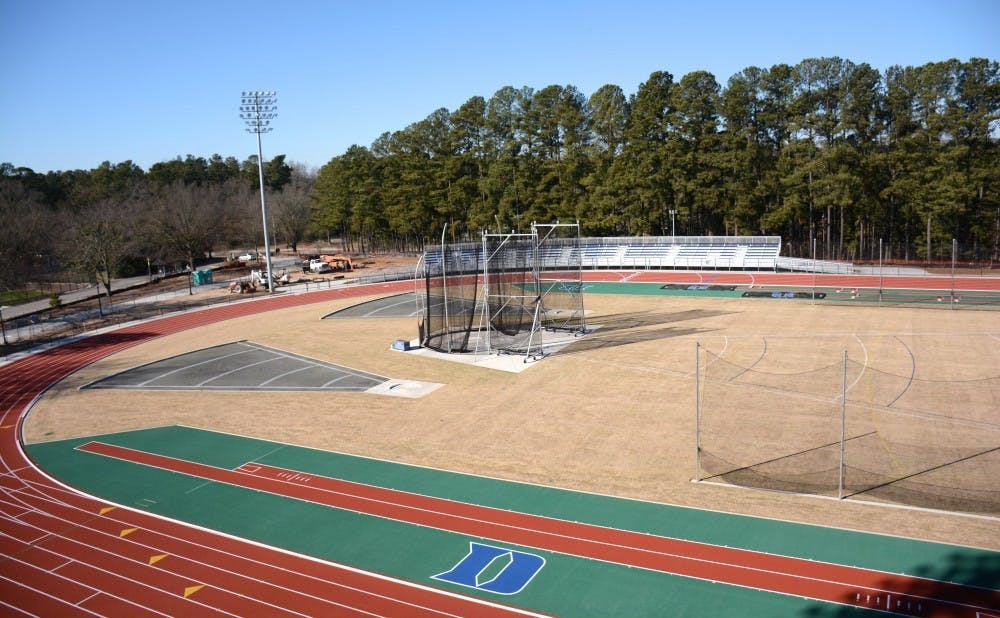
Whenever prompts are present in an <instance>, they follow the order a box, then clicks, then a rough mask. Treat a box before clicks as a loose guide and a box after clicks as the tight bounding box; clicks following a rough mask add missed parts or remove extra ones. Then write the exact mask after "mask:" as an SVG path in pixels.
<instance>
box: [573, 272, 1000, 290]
mask: <svg viewBox="0 0 1000 618" xmlns="http://www.w3.org/2000/svg"><path fill="white" fill-rule="evenodd" d="M584 277H585V278H586V279H587V280H588V281H630V282H634V283H706V284H707V283H713V284H717V285H769V286H777V285H787V286H789V287H803V288H806V287H812V286H813V285H816V286H817V287H824V288H871V289H878V288H882V289H891V290H938V291H940V290H952V289H954V290H961V291H963V292H971V291H982V292H997V291H1000V277H955V278H954V279H952V278H951V277H950V276H944V275H928V276H898V275H885V276H883V277H881V278H880V277H879V276H878V275H825V274H817V275H816V276H815V280H814V278H813V275H812V274H803V273H766V272H765V273H761V272H697V271H655V270H651V271H631V270H629V271H614V270H612V271H606V270H602V271H593V272H588V273H585V275H584ZM814 281H815V283H814Z"/></svg>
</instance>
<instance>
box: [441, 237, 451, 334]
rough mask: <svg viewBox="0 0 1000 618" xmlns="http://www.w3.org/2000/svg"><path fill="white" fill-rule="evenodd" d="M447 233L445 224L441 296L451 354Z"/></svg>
mask: <svg viewBox="0 0 1000 618" xmlns="http://www.w3.org/2000/svg"><path fill="white" fill-rule="evenodd" d="M447 231H448V224H447V223H445V224H444V227H443V228H442V229H441V290H442V294H441V296H442V298H443V300H444V332H445V333H447V335H448V351H449V352H451V351H452V349H451V322H450V321H449V320H448V272H447V268H448V262H447V257H448V256H447V255H446V252H445V244H444V237H445V233H446V232H447Z"/></svg>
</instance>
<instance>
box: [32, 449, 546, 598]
mask: <svg viewBox="0 0 1000 618" xmlns="http://www.w3.org/2000/svg"><path fill="white" fill-rule="evenodd" d="M214 433H221V432H214ZM39 472H40V473H41V475H42V476H43V477H45V478H48V479H49V480H50V481H51V482H52V483H53V484H52V485H45V484H43V483H38V482H34V481H31V482H29V484H30V485H37V486H38V487H42V488H45V489H49V490H56V491H60V492H63V493H67V494H70V495H73V496H83V497H85V498H89V499H92V500H94V501H96V502H98V503H99V504H105V505H114V506H116V507H117V508H118V509H120V510H121V511H124V512H130V513H134V514H138V515H140V516H142V517H151V518H154V519H158V520H160V521H163V522H167V523H170V524H172V525H175V526H179V527H182V528H188V529H191V530H197V531H199V532H202V533H206V534H210V535H213V536H218V537H221V538H226V539H230V540H233V541H237V542H240V543H244V544H246V545H249V546H253V547H256V548H259V549H265V550H268V551H273V552H276V553H280V554H283V555H286V556H292V557H295V558H298V559H301V560H304V561H307V562H312V563H315V564H320V565H324V566H327V567H331V568H334V569H337V570H342V571H347V572H349V573H356V574H359V575H363V576H366V577H369V578H371V579H375V580H379V581H386V582H391V583H393V584H396V585H399V586H401V587H404V588H414V589H417V590H421V591H424V592H431V593H434V594H439V595H442V596H446V597H450V598H456V599H461V600H463V601H469V602H471V603H475V604H479V605H484V606H487V607H495V608H500V609H504V610H507V611H510V612H512V613H516V614H521V615H524V616H535V617H539V618H545V615H544V614H538V613H535V612H531V611H528V610H524V609H520V608H517V607H513V606H507V605H503V604H500V603H494V602H492V601H488V600H486V599H480V598H476V597H469V596H466V595H462V594H458V593H455V592H451V591H448V590H443V589H440V588H434V587H431V586H425V585H423V584H418V583H416V582H410V581H406V580H402V579H396V578H394V577H390V576H388V575H382V574H380V573H376V572H373V571H365V570H364V569H359V568H356V567H352V566H348V565H345V564H340V563H338V562H333V561H332V560H324V559H322V558H317V557H315V556H309V555H306V554H300V553H297V552H294V551H291V550H288V549H285V548H282V547H277V546H273V545H268V544H266V543H261V542H260V541H254V540H253V539H246V538H243V537H239V536H236V535H233V534H229V533H226V532H221V531H219V530H213V529H211V528H206V527H204V526H199V525H197V524H193V523H190V522H186V521H182V520H179V519H173V518H171V517H167V516H165V515H160V514H158V513H152V512H149V511H144V510H141V509H136V508H134V507H131V506H128V505H125V504H115V503H113V502H110V501H108V500H103V499H101V498H98V497H97V496H93V495H91V494H87V493H83V492H81V491H79V490H77V489H74V488H72V487H69V486H67V485H65V484H63V483H62V482H61V481H59V480H58V479H55V478H53V477H50V476H49V475H47V474H45V472H44V471H43V470H41V469H39ZM36 491H37V489H36ZM37 499H38V500H41V501H44V502H50V503H52V504H56V505H59V506H63V507H66V508H69V509H71V510H74V511H78V512H80V513H83V514H86V515H88V516H91V517H92V516H93V512H92V511H90V510H87V509H83V508H80V507H78V506H75V505H73V504H70V503H67V502H64V501H62V500H58V499H55V498H53V497H51V495H50V494H48V493H46V494H44V495H41V494H40V495H39V496H37ZM32 510H37V509H32ZM46 515H48V513H46ZM109 515H110V514H109ZM109 515H105V517H106V518H110V519H114V520H115V521H120V522H122V523H123V524H127V523H128V521H127V520H126V519H125V518H115V517H110V516H109ZM50 516H51V515H50ZM51 517H54V518H56V519H59V518H58V517H55V516H51ZM77 525H82V524H77ZM143 529H144V530H145V531H147V532H149V533H152V534H155V535H157V536H160V537H165V538H168V539H173V540H176V541H179V542H181V543H184V544H187V545H191V546H194V547H203V548H206V549H208V550H210V551H211V552H214V553H215V554H219V555H223V556H230V557H232V558H236V559H239V560H243V561H245V562H249V563H253V564H260V565H264V566H266V567H268V568H271V569H276V570H279V571H284V572H286V573H291V574H293V575H296V576H297V577H300V578H303V579H309V580H314V581H317V582H322V583H326V584H330V585H334V586H339V587H341V588H344V589H348V590H354V591H356V592H360V593H362V594H367V595H368V596H372V597H376V598H380V599H386V600H389V601H393V602H397V603H400V604H403V605H410V606H413V607H420V608H422V609H426V610H429V611H433V612H437V613H442V612H441V611H440V610H436V609H434V608H430V607H423V606H420V605H417V604H415V603H411V602H409V601H405V600H403V599H398V598H395V597H391V596H388V595H386V594H380V593H378V592H375V591H372V590H365V589H363V588H356V587H353V586H348V585H346V584H343V583H341V582H338V581H333V580H330V579H324V578H320V577H316V576H314V575H310V574H308V573H302V572H299V571H294V570H292V569H289V568H286V567H283V566H279V565H275V564H271V563H269V562H265V561H263V560H258V559H256V558H253V557H250V556H245V555H242V554H238V553H233V552H231V551H227V550H223V549H220V548H218V547H214V546H211V545H205V544H204V543H199V542H197V541H192V540H190V539H187V538H184V537H180V536H177V535H175V534H171V533H168V532H164V531H162V530H156V529H154V528H148V527H144V528H143ZM96 531H97V532H101V534H105V533H104V532H102V531H100V530H96ZM116 538H117V537H116ZM125 539H126V540H130V539H129V537H125ZM130 542H132V543H136V542H135V541H134V540H130ZM187 559H188V560H192V561H193V562H197V560H193V559H191V558H187ZM204 564H206V565H207V566H209V567H212V568H215V569H218V570H222V571H226V572H230V571H227V570H226V569H220V568H219V567H218V566H217V565H214V564H208V563H204ZM237 575H239V574H238V573H237ZM241 577H244V578H246V579H253V578H251V577H248V576H246V575H241ZM268 583H269V582H268ZM293 592H298V591H293ZM298 593H299V594H303V595H305V596H309V595H308V594H306V593H303V592H298ZM444 615H450V614H447V613H445V614H444ZM456 618H460V617H456Z"/></svg>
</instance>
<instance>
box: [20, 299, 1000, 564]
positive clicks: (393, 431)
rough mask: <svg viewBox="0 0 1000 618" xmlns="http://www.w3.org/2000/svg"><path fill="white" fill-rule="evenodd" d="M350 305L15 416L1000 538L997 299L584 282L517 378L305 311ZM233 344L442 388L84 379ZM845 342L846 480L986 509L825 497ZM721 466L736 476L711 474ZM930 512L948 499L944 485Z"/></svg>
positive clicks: (405, 326)
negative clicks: (933, 492) (735, 291)
mask: <svg viewBox="0 0 1000 618" xmlns="http://www.w3.org/2000/svg"><path fill="white" fill-rule="evenodd" d="M216 293H217V292H216ZM362 300H367V298H362V299H348V300H344V301H337V302H324V303H317V304H311V305H306V306H303V307H299V308H294V309H286V310H281V311H276V312H271V313H267V314H263V315H259V316H254V317H247V318H240V319H235V320H230V321H227V322H222V323H219V324H214V325H210V326H206V327H201V328H197V329H194V330H190V331H187V332H184V333H181V334H177V335H172V336H168V337H165V338H162V339H158V340H155V341H152V342H150V343H146V344H142V345H139V346H136V347H134V348H131V349H129V350H126V351H124V352H121V353H119V354H116V355H113V356H111V357H109V358H106V359H104V360H101V361H99V362H97V363H94V364H92V365H90V366H88V367H85V368H84V369H82V370H81V371H79V372H77V373H76V374H74V375H72V376H70V378H68V379H66V380H64V381H63V382H61V383H60V384H58V385H56V386H55V387H54V388H52V389H51V390H50V391H49V392H48V393H46V395H45V396H44V397H43V398H42V399H41V400H40V401H39V403H38V404H37V405H36V407H35V408H34V410H33V411H32V412H31V414H30V415H29V416H28V419H27V422H26V426H25V439H26V440H27V441H28V442H38V441H49V440H55V439H61V438H69V437H76V436H83V435H96V434H103V433H109V432H116V431H123V430H129V429H138V428H144V427H151V426H161V425H171V424H184V425H189V426H193V427H201V428H206V429H213V430H218V431H224V432H232V433H236V434H241V435H247V436H255V437H260V438H266V439H270V440H276V441H280V442H286V443H292V444H298V445H303V446H311V447H317V448H321V449H327V450H333V451H339V452H344V453H351V454H357V455H364V456H371V457H378V458H384V459H388V460H392V461H399V462H406V463H412V464H419V465H425V466H433V467H436V468H442V469H447V470H454V471H460V472H467V473H473V474H481V475H487V476H492V477H498V478H504V479H511V480H518V481H526V482H531V483H540V484H545V485H553V486H558V487H564V488H570V489H577V490H584V491H590V492H598V493H603V494H611V495H615V496H622V497H628V498H635V499H642V500H651V501H656V502H663V503H669V504H678V505H687V506H692V507H698V508H705V509H714V510H719V511H725V512H733V513H744V514H748V515H756V516H763V517H772V518H779V519H784V520H790V521H798V522H808V523H815V524H821V525H827V526H836V527H842V528H850V529H857V530H867V531H872V532H880V533H888V534H897V535H903V536H907V537H914V538H921V539H929V540H937V541H945V542H952V543H958V544H962V545H970V546H976V547H983V548H988V549H993V550H1000V512H997V510H996V509H995V508H993V507H995V506H996V495H997V493H998V492H1000V486H998V485H1000V483H998V481H997V480H996V479H998V478H1000V451H998V450H997V447H1000V419H998V417H997V415H996V411H997V410H1000V379H998V376H1000V314H998V313H997V312H994V311H942V310H933V309H911V308H873V307H857V306H844V305H836V306H834V305H824V304H815V305H813V304H809V303H808V302H807V301H806V302H802V301H785V300H769V299H728V298H727V299H719V298H694V297H654V296H624V295H598V294H588V295H587V296H586V299H585V302H586V304H587V310H588V313H589V314H590V315H589V316H588V323H589V324H592V325H599V326H600V328H599V329H598V330H596V331H595V332H594V333H592V334H590V335H588V336H587V337H586V338H584V339H581V340H580V341H578V342H576V343H574V344H573V345H571V346H569V347H567V348H565V349H564V350H563V351H561V352H559V353H557V354H555V355H553V356H551V357H549V358H546V359H544V360H542V361H540V362H538V363H537V364H536V365H535V366H533V367H531V368H530V369H528V370H527V371H524V372H522V373H520V374H514V373H507V372H503V371H497V370H491V369H484V368H482V367H476V366H470V365H465V364H459V363H453V362H448V361H442V360H436V359H429V358H424V357H418V356H415V355H410V354H406V353H401V352H394V351H392V350H390V349H389V344H390V342H391V341H392V340H394V339H401V338H403V339H410V338H414V337H416V323H415V320H413V319H385V318H381V319H358V320H346V319H345V320H321V319H320V318H321V317H322V316H324V315H326V314H328V313H330V312H332V311H334V310H336V309H339V308H342V307H345V306H349V305H352V304H355V303H357V302H361V301H362ZM243 339H248V340H251V341H254V342H257V343H260V344H263V345H266V346H270V347H274V348H278V349H282V350H287V351H291V352H294V353H297V354H301V355H304V356H308V357H312V358H315V359H319V360H323V361H327V362H331V363H336V364H340V365H344V366H348V367H352V368H356V369H361V370H363V371H368V372H372V373H377V374H381V375H384V376H389V377H394V378H404V379H412V380H424V381H430V382H439V383H443V384H445V386H444V387H443V388H440V389H438V390H436V391H434V392H433V393H431V394H429V395H427V396H425V397H423V398H421V399H414V400H408V399H399V398H394V397H384V396H377V395H370V394H353V393H335V394H330V393H327V394H320V393H240V392H228V393H221V392H136V391H114V390H79V387H80V386H81V385H83V384H86V383H88V382H90V381H92V380H95V379H98V378H101V377H104V376H107V375H110V374H113V373H116V372H119V371H122V370H125V369H128V368H131V367H134V366H137V365H140V364H143V363H148V362H151V361H155V360H159V359H162V358H166V357H169V356H172V355H176V354H181V353H185V352H189V351H192V350H196V349H201V348H205V347H208V346H212V345H218V344H223V343H228V342H232V341H237V340H243ZM696 342H698V343H699V344H700V346H701V352H700V353H699V356H700V359H701V364H702V367H703V370H702V373H701V377H700V381H701V386H702V390H701V399H702V400H703V401H702V407H701V410H702V422H701V428H702V434H703V435H702V446H703V448H704V449H705V451H706V452H710V453H712V454H713V455H715V454H723V455H725V457H723V458H722V459H725V460H726V461H728V462H730V464H731V467H730V468H729V469H721V468H720V466H723V464H721V463H719V462H718V461H715V460H711V459H708V458H703V464H705V465H706V469H704V470H703V471H702V476H703V477H707V476H713V475H714V476H713V478H712V480H713V481H718V483H716V482H712V483H704V482H703V483H695V482H692V479H694V477H695V474H696V465H695V398H696V397H695V371H694V366H695V344H696ZM845 350H846V351H847V354H848V358H849V363H848V372H847V383H848V386H849V389H848V397H847V400H848V405H847V417H848V422H847V434H848V437H849V438H851V439H850V440H849V441H848V442H847V444H848V446H847V449H848V455H849V457H851V458H853V459H849V462H850V461H855V462H857V461H861V462H862V463H863V465H860V466H858V468H859V469H863V470H864V471H867V472H869V473H870V472H872V471H874V472H877V474H875V475H874V476H872V477H871V478H864V476H863V474H864V472H863V471H861V470H853V469H852V470H851V471H850V473H849V476H848V478H847V480H846V486H847V487H848V489H850V492H851V493H853V492H859V491H862V490H864V489H865V488H867V487H870V486H871V485H873V484H878V483H879V482H880V479H882V478H883V476H879V475H881V474H884V475H888V477H893V476H894V475H895V478H903V477H905V476H912V478H910V479H909V481H910V482H913V481H914V480H915V479H916V480H919V481H927V482H926V483H925V485H926V486H948V485H955V483H960V484H961V485H962V486H963V487H968V488H970V489H969V491H970V492H971V494H970V495H977V496H982V495H991V496H993V500H994V502H992V505H993V506H992V507H991V506H990V504H991V503H989V501H988V500H987V503H986V507H985V508H980V509H978V512H977V513H976V514H975V516H971V517H970V516H968V515H962V514H952V513H948V512H941V511H937V510H927V509H904V508H890V507H887V506H881V505H877V504H874V503H873V502H889V503H891V502H894V495H893V493H892V488H893V487H894V485H891V484H890V485H889V486H887V487H883V488H882V489H881V490H880V491H878V492H875V493H874V494H868V493H867V492H863V493H857V495H854V496H853V497H852V498H851V499H848V500H836V499H835V497H836V485H833V486H832V493H831V486H830V479H831V478H833V482H834V483H835V482H836V479H835V478H834V477H831V476H830V465H829V464H830V461H831V459H830V458H831V457H834V459H835V458H836V454H835V453H836V451H837V449H838V448H839V447H830V446H829V444H830V443H831V442H830V440H831V436H832V440H833V442H836V441H837V440H838V438H839V431H840V410H841V403H840V400H839V398H838V397H839V395H840V392H841V388H842V384H841V382H842V380H843V377H842V375H843V374H842V365H843V362H842V358H843V353H844V351H845ZM823 444H826V445H827V446H826V447H824V448H822V449H818V451H810V450H809V449H810V448H812V447H815V446H820V445H823ZM928 445H937V446H935V447H934V448H930V447H929V446H928ZM948 446H951V447H955V449H953V450H949V449H948V448H945V447H948ZM938 447H940V448H938ZM851 449H856V452H855V451H852V450H851ZM935 449H937V450H935ZM928 450H930V451H933V453H934V457H937V458H938V459H935V460H934V463H933V465H934V466H935V470H933V471H930V472H926V473H925V474H921V475H915V473H916V472H920V471H922V470H924V469H925V468H926V461H924V460H922V459H921V457H922V454H924V453H926V452H927V451H928ZM806 452H809V453H813V452H822V453H824V454H823V455H822V456H818V457H817V456H813V455H808V454H806ZM776 454H777V455H776ZM779 455H780V457H778V456H779ZM785 455H788V456H785ZM774 458H778V461H777V462H773V463H771V464H767V466H772V467H774V470H762V469H756V470H755V469H752V468H749V467H748V466H751V465H752V464H758V463H762V462H765V461H768V460H771V459H774ZM932 459H933V458H932ZM960 459H961V461H959V460H960ZM850 465H851V464H850V463H849V467H850ZM921 466H925V468H921ZM765 467H766V466H765ZM734 468H740V469H741V470H736V471H734ZM803 470H804V471H805V472H806V476H807V477H808V478H810V479H813V480H816V479H820V480H821V483H820V485H822V487H820V489H819V490H817V491H816V492H815V493H818V494H823V495H822V496H816V495H809V496H806V495H796V494H791V493H784V492H775V491H759V490H751V489H747V488H743V487H734V486H732V485H731V484H727V483H742V482H743V481H744V480H745V479H741V477H740V475H741V474H754V473H760V472H763V474H764V476H765V477H767V478H771V477H770V476H768V475H770V474H771V473H772V472H774V474H776V475H778V476H780V475H782V474H798V473H800V472H802V471H803ZM724 472H730V474H728V475H726V474H723V475H722V476H718V474H719V473H724ZM809 475H812V476H809ZM803 478H806V477H803ZM949 500H953V502H949ZM940 506H941V507H943V508H955V509H959V510H962V508H963V505H962V501H961V500H955V499H954V496H952V497H951V498H946V499H942V501H941V504H940ZM991 509H992V510H991Z"/></svg>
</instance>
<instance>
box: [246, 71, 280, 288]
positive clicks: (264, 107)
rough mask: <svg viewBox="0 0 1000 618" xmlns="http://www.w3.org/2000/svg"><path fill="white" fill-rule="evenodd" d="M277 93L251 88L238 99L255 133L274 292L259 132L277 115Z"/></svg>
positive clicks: (266, 253)
mask: <svg viewBox="0 0 1000 618" xmlns="http://www.w3.org/2000/svg"><path fill="white" fill-rule="evenodd" d="M277 96H278V93H277V92H275V91H273V90H263V91H262V90H251V91H248V92H244V93H243V97H242V98H241V100H240V118H242V119H243V122H245V123H246V125H247V132H248V133H256V134H257V172H258V173H259V175H260V213H261V218H262V219H263V222H264V257H265V259H266V260H267V291H268V292H274V279H273V277H272V274H271V242H270V240H268V236H267V200H266V199H265V198H264V153H263V149H262V148H261V143H260V135H261V133H270V132H271V120H272V119H273V118H275V117H277V115H278V113H277V111H278V105H277V103H278V98H277Z"/></svg>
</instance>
